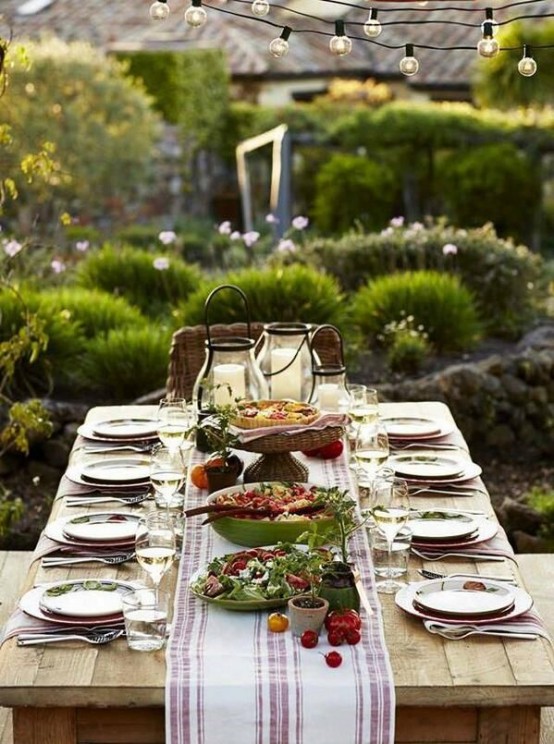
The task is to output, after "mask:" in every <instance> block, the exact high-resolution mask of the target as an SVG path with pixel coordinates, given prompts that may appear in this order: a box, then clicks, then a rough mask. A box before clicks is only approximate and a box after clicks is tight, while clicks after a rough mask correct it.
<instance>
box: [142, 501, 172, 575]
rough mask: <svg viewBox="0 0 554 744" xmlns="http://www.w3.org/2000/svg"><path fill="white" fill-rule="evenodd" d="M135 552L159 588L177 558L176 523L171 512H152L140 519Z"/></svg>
mask: <svg viewBox="0 0 554 744" xmlns="http://www.w3.org/2000/svg"><path fill="white" fill-rule="evenodd" d="M135 553H136V556H137V561H138V563H139V565H140V566H141V568H143V569H144V570H145V571H146V572H147V573H148V574H149V576H150V578H151V579H152V583H153V584H154V586H155V587H156V589H157V588H158V587H159V585H160V582H161V580H162V578H163V576H164V574H166V573H167V571H169V569H170V568H171V565H172V564H173V561H174V560H175V553H176V537H175V524H174V519H173V516H172V515H171V514H168V513H166V512H150V514H147V515H146V516H145V517H143V518H142V519H141V520H140V521H139V524H138V527H137V534H136V538H135Z"/></svg>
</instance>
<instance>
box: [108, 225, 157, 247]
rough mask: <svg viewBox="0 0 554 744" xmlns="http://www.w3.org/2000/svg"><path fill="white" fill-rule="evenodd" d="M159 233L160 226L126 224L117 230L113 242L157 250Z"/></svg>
mask: <svg viewBox="0 0 554 744" xmlns="http://www.w3.org/2000/svg"><path fill="white" fill-rule="evenodd" d="M159 234H160V228H159V227H158V226H157V225H127V226H126V227H121V228H120V229H119V230H117V232H116V233H115V234H114V236H113V242H114V244H117V245H123V246H131V247H133V248H146V249H149V250H157V249H159V248H160V240H159V237H158V236H159Z"/></svg>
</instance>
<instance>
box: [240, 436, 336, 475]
mask: <svg viewBox="0 0 554 744" xmlns="http://www.w3.org/2000/svg"><path fill="white" fill-rule="evenodd" d="M343 434H344V427H343V426H328V427H326V428H325V429H319V430H312V431H310V429H306V430H305V431H301V432H298V433H297V434H272V433H271V428H270V427H269V429H268V433H267V435H266V436H264V437H259V438H258V439H253V440H252V441H250V442H242V443H240V444H237V445H235V449H241V450H244V451H245V452H259V453H260V454H261V457H259V458H258V459H257V460H255V462H253V463H251V464H250V465H249V466H248V467H247V468H246V469H245V471H244V474H243V479H244V482H245V483H260V482H264V481H300V482H302V481H304V482H305V481H307V480H308V473H309V470H308V468H307V467H306V465H304V464H303V463H301V462H300V461H299V460H298V459H297V458H296V457H294V456H293V455H292V453H293V452H300V451H306V450H313V449H317V448H318V447H324V446H325V445H326V444H330V443H331V442H335V441H336V440H337V439H340V438H341V437H342V436H343Z"/></svg>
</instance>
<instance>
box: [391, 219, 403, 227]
mask: <svg viewBox="0 0 554 744" xmlns="http://www.w3.org/2000/svg"><path fill="white" fill-rule="evenodd" d="M403 224H404V217H393V218H392V220H391V221H390V225H391V227H402V225H403Z"/></svg>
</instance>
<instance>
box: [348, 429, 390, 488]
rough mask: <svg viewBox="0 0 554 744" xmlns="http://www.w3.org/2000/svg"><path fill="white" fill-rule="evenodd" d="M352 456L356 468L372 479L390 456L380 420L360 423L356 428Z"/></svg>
mask: <svg viewBox="0 0 554 744" xmlns="http://www.w3.org/2000/svg"><path fill="white" fill-rule="evenodd" d="M352 454H353V457H354V460H355V462H356V463H357V465H358V467H360V468H361V470H362V471H363V472H364V474H365V475H366V476H367V477H368V478H369V479H370V480H371V479H373V478H374V477H375V476H376V474H377V471H378V470H379V468H380V467H381V466H382V465H384V463H385V462H386V461H387V459H388V457H389V454H390V447H389V437H388V435H387V430H386V428H385V426H384V424H383V422H382V421H381V419H379V418H375V419H373V420H372V421H362V423H361V424H360V425H359V426H358V427H357V431H356V439H355V441H354V452H353V453H352Z"/></svg>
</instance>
